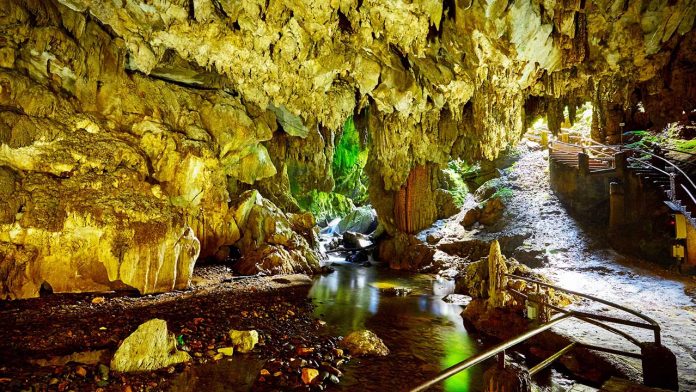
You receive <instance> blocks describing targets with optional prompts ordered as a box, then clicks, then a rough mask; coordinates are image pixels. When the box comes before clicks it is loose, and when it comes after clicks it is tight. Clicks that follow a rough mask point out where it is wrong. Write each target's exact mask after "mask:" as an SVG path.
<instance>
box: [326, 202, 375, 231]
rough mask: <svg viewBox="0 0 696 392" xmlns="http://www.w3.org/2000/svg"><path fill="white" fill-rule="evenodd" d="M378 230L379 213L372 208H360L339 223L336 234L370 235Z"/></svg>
mask: <svg viewBox="0 0 696 392" xmlns="http://www.w3.org/2000/svg"><path fill="white" fill-rule="evenodd" d="M376 228H377V213H376V212H375V210H374V209H373V208H372V207H370V206H364V207H358V208H356V209H355V210H353V211H352V212H351V213H350V214H348V215H346V216H345V217H344V218H343V219H341V221H340V222H339V223H338V227H337V230H336V232H338V233H339V234H343V233H345V232H346V231H352V232H356V233H362V234H369V233H371V232H373V231H374V230H375V229H376Z"/></svg>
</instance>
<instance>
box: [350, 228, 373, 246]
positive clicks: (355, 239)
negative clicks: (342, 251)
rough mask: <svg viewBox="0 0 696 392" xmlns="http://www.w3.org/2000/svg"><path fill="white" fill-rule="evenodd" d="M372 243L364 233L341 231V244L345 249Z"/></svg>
mask: <svg viewBox="0 0 696 392" xmlns="http://www.w3.org/2000/svg"><path fill="white" fill-rule="evenodd" d="M370 245H372V241H371V240H370V237H368V236H366V235H365V234H360V233H354V232H352V231H346V232H345V233H343V246H344V247H346V248H347V249H362V248H366V247H368V246H370Z"/></svg>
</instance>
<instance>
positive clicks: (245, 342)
mask: <svg viewBox="0 0 696 392" xmlns="http://www.w3.org/2000/svg"><path fill="white" fill-rule="evenodd" d="M229 335H230V339H231V340H232V344H233V345H234V347H235V348H236V349H237V351H238V352H240V353H248V352H250V351H251V350H253V349H254V346H256V345H257V344H258V343H259V333H258V332H256V331H255V330H253V329H252V330H249V331H238V330H235V329H231V330H230V332H229Z"/></svg>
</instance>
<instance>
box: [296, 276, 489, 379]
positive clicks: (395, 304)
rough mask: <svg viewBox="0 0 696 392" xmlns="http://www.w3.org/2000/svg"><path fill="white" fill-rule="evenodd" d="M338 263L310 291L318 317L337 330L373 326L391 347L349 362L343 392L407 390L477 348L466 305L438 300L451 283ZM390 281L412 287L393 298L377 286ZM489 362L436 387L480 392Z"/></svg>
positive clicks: (446, 291)
mask: <svg viewBox="0 0 696 392" xmlns="http://www.w3.org/2000/svg"><path fill="white" fill-rule="evenodd" d="M334 267H335V268H336V271H335V272H334V273H332V274H329V275H324V276H318V277H316V278H315V281H314V285H313V287H312V289H311V290H310V293H309V295H310V297H311V298H312V299H313V300H314V303H315V304H316V309H315V313H316V316H317V317H319V318H321V319H322V320H324V321H326V322H327V323H328V324H327V325H328V326H329V327H330V328H331V329H332V331H331V332H332V333H336V334H340V335H345V334H347V333H349V332H350V331H352V330H355V329H361V328H367V329H370V330H372V331H374V332H375V333H377V335H379V336H380V337H381V338H382V339H383V340H384V342H385V343H386V345H387V346H388V347H389V348H390V350H391V354H390V355H389V356H388V357H386V358H379V359H369V360H363V361H360V360H354V361H352V362H351V363H350V364H349V365H348V366H347V368H346V371H345V377H344V378H343V380H342V382H341V384H340V385H339V387H338V389H341V390H382V391H385V390H389V391H398V390H407V389H408V388H409V387H413V386H415V385H416V384H417V383H418V382H420V381H422V380H425V379H426V378H429V377H432V376H433V375H435V374H436V373H437V372H438V371H440V370H442V369H445V368H447V367H449V366H451V365H453V364H455V363H457V362H460V361H462V360H464V359H466V358H468V357H469V356H471V355H473V354H475V353H476V352H477V351H479V350H480V348H479V347H478V344H477V343H476V341H475V340H474V339H472V338H471V337H470V336H469V335H468V334H467V332H466V330H465V329H464V326H463V323H462V318H461V316H460V313H461V311H462V307H461V306H459V305H453V304H449V303H446V302H444V301H442V299H441V298H442V296H444V295H446V294H449V293H451V292H452V290H453V288H454V287H453V283H452V282H450V281H447V280H443V279H436V278H434V277H432V276H430V275H422V274H412V273H400V272H398V271H392V270H386V269H378V268H375V267H368V268H365V267H361V266H357V265H354V264H349V263H341V264H335V265H334ZM375 283H378V284H375ZM391 285H393V286H398V287H408V288H410V289H412V292H411V294H410V295H409V296H406V297H395V296H389V295H385V294H383V293H382V292H381V291H380V290H379V289H378V288H377V287H379V286H391ZM375 286H377V287H375ZM486 367H487V365H486V364H484V365H479V366H478V367H476V368H474V369H470V370H469V371H468V372H463V373H460V374H459V375H457V376H455V377H452V378H450V379H449V380H447V381H446V382H445V383H444V384H443V385H441V386H439V388H440V389H441V390H443V389H444V390H446V391H468V390H472V391H473V390H478V389H479V387H480V385H481V382H480V379H481V373H482V369H485V368H486Z"/></svg>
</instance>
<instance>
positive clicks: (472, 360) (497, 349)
mask: <svg viewBox="0 0 696 392" xmlns="http://www.w3.org/2000/svg"><path fill="white" fill-rule="evenodd" d="M504 275H505V276H508V277H510V278H513V279H521V280H525V281H527V282H530V283H534V284H537V285H540V286H544V287H548V288H552V289H555V290H560V291H564V292H566V293H568V294H572V295H576V296H579V297H582V298H586V299H589V300H592V301H596V302H599V303H602V304H604V305H608V306H611V307H613V308H616V309H619V310H621V311H624V312H626V313H629V314H631V315H633V316H636V317H638V318H640V319H643V320H645V321H647V322H648V323H649V324H643V323H636V322H633V321H630V320H623V319H618V318H614V317H609V316H601V315H593V314H589V313H586V312H578V311H574V310H565V309H562V308H560V307H557V306H554V305H552V304H549V303H544V305H546V306H548V307H549V308H551V309H553V310H556V311H559V312H561V313H562V315H561V316H558V317H556V318H554V319H552V320H550V321H548V322H546V323H544V324H541V325H539V326H537V327H536V328H533V329H531V330H529V331H526V332H525V333H523V334H521V335H519V336H516V337H515V338H512V339H510V340H507V341H505V342H503V343H500V344H498V345H496V346H494V347H492V348H490V349H488V350H486V351H484V352H483V353H480V354H477V355H474V356H472V357H469V358H467V359H466V360H464V361H462V362H459V363H457V364H455V365H453V366H450V367H449V368H447V369H445V370H443V371H441V372H440V373H438V374H437V375H436V376H435V377H433V378H431V379H429V380H426V381H424V382H423V383H421V384H419V385H418V386H416V387H415V388H413V389H411V392H419V391H424V390H426V389H428V388H430V387H431V386H433V385H435V384H437V383H439V382H441V381H443V380H445V379H447V378H449V377H451V376H453V375H455V374H457V373H459V372H461V371H464V370H466V369H468V368H470V367H472V366H475V365H477V364H479V363H481V362H483V361H485V360H487V359H490V358H492V357H494V356H496V355H498V354H501V353H502V354H503V355H504V353H505V350H506V349H508V348H510V347H512V346H515V345H517V344H519V343H522V342H524V341H526V340H527V339H529V338H531V337H534V336H536V335H538V334H540V333H542V332H544V331H546V330H548V329H550V328H551V327H553V326H555V325H556V324H558V323H560V322H561V321H563V320H566V319H569V318H576V319H578V320H580V321H584V322H587V323H590V324H593V325H596V326H598V327H600V328H603V329H605V330H607V331H609V332H613V333H616V334H618V335H620V336H622V337H624V338H625V339H627V340H628V341H630V342H631V343H633V344H635V345H637V346H639V347H640V346H642V345H641V343H640V342H639V341H638V340H637V339H636V338H634V337H632V336H630V335H629V334H627V333H626V332H623V331H620V330H618V329H616V328H614V327H611V326H609V325H606V324H604V323H601V322H599V321H597V320H593V319H592V318H598V319H603V320H605V321H609V322H615V323H621V324H626V325H630V326H634V327H639V328H645V329H652V330H653V331H654V334H655V344H656V345H657V346H660V345H661V341H660V325H659V324H658V323H657V322H656V321H655V320H653V319H652V318H650V317H648V316H646V315H644V314H642V313H640V312H639V311H637V310H633V309H631V308H627V307H625V306H622V305H619V304H615V303H613V302H610V301H607V300H604V299H601V298H598V297H595V296H592V295H589V294H584V293H580V292H577V291H573V290H568V289H565V288H563V287H559V286H556V285H553V284H550V283H546V282H541V281H539V280H536V279H532V278H527V277H524V276H519V275H515V274H504ZM508 290H509V291H511V292H513V293H514V294H517V295H521V296H522V297H524V298H527V299H529V298H528V296H527V295H525V294H523V293H521V292H519V291H517V290H514V289H511V288H508ZM534 302H539V301H534ZM539 303H540V302H539ZM576 346H577V347H583V348H586V349H589V350H595V351H603V352H607V353H611V354H616V355H623V356H627V357H631V358H642V355H641V354H639V353H631V352H626V351H621V350H616V349H611V348H607V347H600V346H594V345H590V344H586V343H578V342H573V343H571V344H569V345H567V346H566V347H564V348H563V349H561V350H560V351H558V352H556V353H555V354H553V355H551V356H550V357H548V358H547V359H545V360H543V361H542V362H540V363H538V364H537V365H535V366H534V367H532V368H531V369H530V370H529V374H530V376H532V375H534V374H535V373H537V372H539V371H540V370H542V369H544V368H546V367H547V366H549V365H550V364H551V363H552V362H553V361H555V360H556V359H558V358H560V357H561V356H562V355H563V354H565V353H567V352H568V351H570V350H571V349H573V348H574V347H576Z"/></svg>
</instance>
